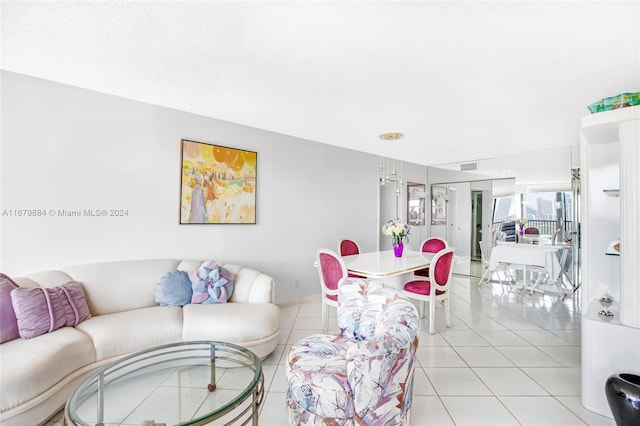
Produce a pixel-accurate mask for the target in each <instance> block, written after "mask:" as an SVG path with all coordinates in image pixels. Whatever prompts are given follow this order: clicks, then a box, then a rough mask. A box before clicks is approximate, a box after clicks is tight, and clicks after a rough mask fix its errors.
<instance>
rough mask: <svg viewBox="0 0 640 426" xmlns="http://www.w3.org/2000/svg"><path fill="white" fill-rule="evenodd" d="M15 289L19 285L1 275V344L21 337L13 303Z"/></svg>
mask: <svg viewBox="0 0 640 426" xmlns="http://www.w3.org/2000/svg"><path fill="white" fill-rule="evenodd" d="M14 288H18V284H16V283H15V282H14V281H13V280H12V279H11V278H9V277H8V276H7V275H5V274H1V273H0V343H4V342H8V341H9V340H13V339H17V338H18V337H20V334H19V333H18V320H17V319H16V314H15V312H14V310H13V304H12V303H11V291H12V290H13V289H14Z"/></svg>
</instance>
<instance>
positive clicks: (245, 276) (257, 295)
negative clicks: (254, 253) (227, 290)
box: [224, 264, 275, 303]
mask: <svg viewBox="0 0 640 426" xmlns="http://www.w3.org/2000/svg"><path fill="white" fill-rule="evenodd" d="M224 267H225V268H226V269H228V270H229V271H230V272H232V273H235V274H236V281H235V283H234V289H233V294H232V295H231V299H230V302H240V303H273V302H274V294H275V283H274V281H273V278H271V277H270V276H269V275H266V274H263V273H262V272H259V271H256V270H255V269H251V268H242V267H239V266H237V265H230V264H227V265H224Z"/></svg>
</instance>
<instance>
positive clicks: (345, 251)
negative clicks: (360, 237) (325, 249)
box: [338, 240, 360, 256]
mask: <svg viewBox="0 0 640 426" xmlns="http://www.w3.org/2000/svg"><path fill="white" fill-rule="evenodd" d="M338 253H340V256H350V255H352V254H360V247H358V243H356V242H355V241H353V240H340V242H339V243H338Z"/></svg>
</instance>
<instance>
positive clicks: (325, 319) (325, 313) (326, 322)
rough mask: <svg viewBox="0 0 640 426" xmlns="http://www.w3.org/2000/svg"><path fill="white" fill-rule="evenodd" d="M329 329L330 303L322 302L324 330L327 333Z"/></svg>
mask: <svg viewBox="0 0 640 426" xmlns="http://www.w3.org/2000/svg"><path fill="white" fill-rule="evenodd" d="M328 329H329V305H327V304H326V303H323V304H322V332H323V333H326V332H327V331H328Z"/></svg>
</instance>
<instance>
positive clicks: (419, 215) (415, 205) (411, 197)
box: [407, 182, 427, 226]
mask: <svg viewBox="0 0 640 426" xmlns="http://www.w3.org/2000/svg"><path fill="white" fill-rule="evenodd" d="M425 188H426V187H425V185H424V184H423V183H412V182H407V223H408V224H409V225H412V226H424V217H425V210H424V204H425V198H426V197H427V194H426V192H425Z"/></svg>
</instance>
